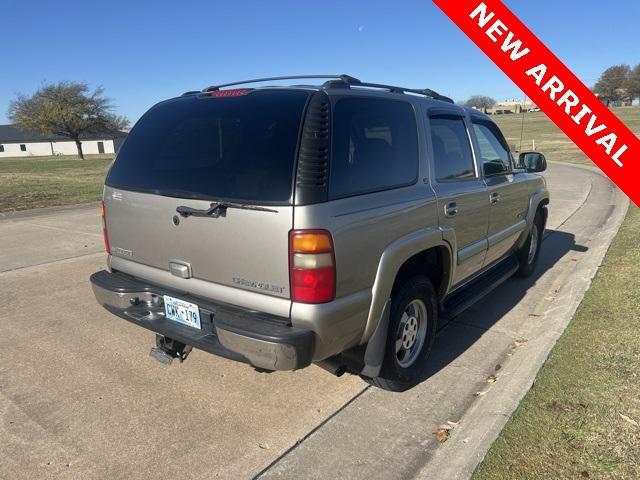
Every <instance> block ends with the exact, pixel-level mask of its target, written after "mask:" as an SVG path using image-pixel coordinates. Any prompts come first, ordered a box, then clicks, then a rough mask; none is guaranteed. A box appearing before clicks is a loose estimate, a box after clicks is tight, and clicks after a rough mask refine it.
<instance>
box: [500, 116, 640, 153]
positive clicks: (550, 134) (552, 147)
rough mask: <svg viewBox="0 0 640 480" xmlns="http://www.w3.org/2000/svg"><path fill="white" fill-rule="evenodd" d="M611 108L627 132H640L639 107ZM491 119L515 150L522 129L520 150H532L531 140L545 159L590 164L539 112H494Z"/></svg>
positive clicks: (518, 147)
mask: <svg viewBox="0 0 640 480" xmlns="http://www.w3.org/2000/svg"><path fill="white" fill-rule="evenodd" d="M611 111H612V112H613V113H615V114H616V115H617V116H618V118H620V120H622V121H623V122H624V123H625V124H626V125H627V127H629V128H630V129H631V131H633V132H635V133H636V134H637V135H640V108H638V107H620V108H613V109H611ZM491 118H492V119H493V120H494V121H495V122H496V123H497V124H498V126H499V127H500V129H501V130H502V133H504V135H505V137H506V138H507V142H508V143H509V145H515V146H516V147H517V149H518V150H520V133H521V132H524V134H523V136H522V138H523V141H522V149H521V151H526V150H532V149H533V141H534V140H535V144H536V148H535V149H536V150H537V151H538V152H542V153H544V154H545V156H546V157H547V160H556V161H560V162H571V163H583V164H592V162H591V160H589V158H588V157H587V156H586V155H585V154H584V153H582V151H581V150H580V149H579V148H578V147H576V146H575V144H574V143H573V142H572V141H571V140H569V138H568V137H567V136H566V135H565V134H564V133H562V130H560V129H559V128H558V127H556V125H555V124H554V123H553V122H552V121H551V120H549V118H548V117H547V116H546V115H545V114H544V113H543V112H536V113H525V114H524V115H522V114H518V115H515V114H511V115H494V116H492V117H491ZM523 119H524V130H523V123H522V122H523Z"/></svg>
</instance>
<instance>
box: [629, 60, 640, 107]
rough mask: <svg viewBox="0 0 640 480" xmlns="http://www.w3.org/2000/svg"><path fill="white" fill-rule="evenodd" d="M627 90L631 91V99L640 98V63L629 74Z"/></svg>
mask: <svg viewBox="0 0 640 480" xmlns="http://www.w3.org/2000/svg"><path fill="white" fill-rule="evenodd" d="M627 91H628V92H629V95H630V96H631V99H634V98H640V64H638V65H636V68H634V69H633V70H631V73H630V74H629V81H628V83H627Z"/></svg>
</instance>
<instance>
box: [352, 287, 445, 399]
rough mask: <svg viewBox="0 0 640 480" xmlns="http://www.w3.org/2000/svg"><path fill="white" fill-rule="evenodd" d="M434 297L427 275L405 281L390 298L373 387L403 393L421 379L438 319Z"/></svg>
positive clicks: (370, 381) (369, 380) (372, 381)
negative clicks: (382, 351)
mask: <svg viewBox="0 0 640 480" xmlns="http://www.w3.org/2000/svg"><path fill="white" fill-rule="evenodd" d="M437 305H438V304H437V298H436V294H435V291H434V289H433V285H431V282H430V281H429V279H428V278H426V277H423V276H415V277H412V278H410V279H409V280H407V282H406V283H405V284H404V285H403V286H402V287H400V289H399V290H398V291H397V292H396V293H395V294H393V296H392V298H391V309H390V313H389V315H390V317H389V331H388V334H387V346H386V349H385V356H384V360H383V362H382V368H381V370H380V376H379V377H376V378H364V380H365V381H367V382H368V383H370V384H371V385H374V386H376V387H379V388H382V389H384V390H389V391H392V392H403V391H405V390H408V389H410V388H412V387H414V386H416V385H417V384H418V383H420V382H421V381H422V380H423V375H424V371H425V369H426V366H427V357H428V356H429V353H430V352H431V348H432V346H433V340H434V338H435V332H436V324H437V319H438V306H437Z"/></svg>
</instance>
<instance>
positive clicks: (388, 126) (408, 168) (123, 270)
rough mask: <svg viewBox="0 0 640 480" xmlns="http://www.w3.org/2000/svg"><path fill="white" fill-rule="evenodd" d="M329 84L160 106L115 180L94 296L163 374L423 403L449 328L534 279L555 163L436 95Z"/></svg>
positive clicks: (113, 174)
mask: <svg viewBox="0 0 640 480" xmlns="http://www.w3.org/2000/svg"><path fill="white" fill-rule="evenodd" d="M287 78H293V79H298V78H310V77H308V76H303V77H287ZM313 78H322V79H323V80H326V82H325V83H324V84H323V85H321V86H308V85H292V86H286V87H282V86H277V87H274V86H268V87H260V88H246V87H244V88H237V86H238V85H251V84H252V83H253V82H264V81H265V80H269V81H271V80H282V79H283V78H282V77H280V78H269V79H260V80H255V81H248V82H237V83H234V84H227V85H220V86H215V87H209V88H206V89H204V90H202V91H197V92H188V93H186V94H184V95H182V96H180V97H177V98H173V99H171V100H167V101H164V102H161V103H159V104H158V105H156V106H154V107H153V108H151V109H150V110H149V111H148V112H147V113H146V114H145V115H144V116H143V117H142V118H141V119H140V120H139V121H138V123H137V124H136V125H135V127H134V128H133V129H132V131H131V133H130V134H129V136H128V138H127V140H126V142H125V143H124V145H123V146H122V149H121V150H120V152H119V153H118V155H117V158H116V159H115V161H114V163H113V165H112V167H111V169H110V171H109V173H108V175H107V178H106V182H105V188H104V200H103V222H104V223H103V225H104V239H105V244H106V249H107V253H108V260H107V263H108V270H103V271H100V272H97V273H95V274H93V275H92V276H91V283H92V285H93V290H94V293H95V296H96V298H97V300H98V302H99V303H100V304H102V305H104V307H105V308H106V309H107V310H109V311H110V312H111V313H113V314H115V315H117V316H119V317H122V318H124V319H125V320H128V321H130V322H133V323H135V324H137V325H139V326H141V327H144V328H147V329H149V330H152V331H153V332H155V333H156V346H155V347H154V348H153V349H152V352H151V353H152V355H153V356H155V357H156V358H157V359H159V360H161V361H165V362H170V361H171V360H172V359H173V358H179V359H180V360H184V359H185V358H186V356H187V354H188V353H189V352H190V351H191V348H192V347H195V348H198V349H201V350H204V351H207V352H210V353H213V354H215V355H220V356H223V357H226V358H229V359H232V360H237V361H241V362H246V363H249V364H251V365H253V366H254V367H256V368H258V369H264V370H294V369H299V368H304V367H306V366H308V365H310V364H311V363H312V362H313V363H317V364H319V365H321V366H323V367H324V368H326V369H328V370H330V371H332V372H333V373H335V374H337V375H340V374H342V373H344V372H345V371H348V372H351V373H355V374H359V375H361V376H362V377H363V378H365V379H367V380H368V381H370V382H371V383H373V384H375V385H378V386H379V387H382V388H385V389H389V390H395V391H398V390H405V389H407V388H410V387H412V386H414V385H415V384H416V383H418V382H419V381H420V380H421V378H422V375H423V373H424V369H425V366H426V364H427V356H428V355H429V351H430V349H431V346H432V344H433V340H434V337H435V333H436V329H437V328H438V327H439V326H441V325H442V324H443V322H444V321H446V320H447V319H449V318H452V317H454V316H455V315H457V314H459V313H460V312H461V311H462V310H463V309H465V308H466V307H468V306H470V305H471V304H472V303H473V302H475V301H476V300H478V299H479V298H481V297H482V296H483V295H484V294H486V293H488V292H490V291H491V290H492V289H493V288H494V287H495V286H496V285H497V284H499V283H500V282H502V281H504V280H506V279H507V278H509V277H510V276H512V275H513V274H516V273H517V274H519V275H522V276H527V275H530V274H531V273H532V272H533V269H534V266H535V264H536V261H537V258H538V253H539V251H540V245H541V240H542V232H543V231H544V228H545V223H546V219H547V210H546V205H547V204H548V202H549V194H548V192H547V189H546V184H545V181H544V180H543V178H541V177H540V176H538V175H536V174H534V173H535V172H540V171H542V170H544V169H545V168H546V161H545V159H544V156H543V155H541V154H539V153H536V152H527V153H523V154H521V155H520V157H519V160H518V162H516V161H514V159H513V157H512V155H511V153H510V149H509V146H508V145H507V143H506V142H505V139H504V137H503V135H502V134H501V132H500V130H499V129H498V127H497V126H496V125H495V124H494V123H493V122H492V121H491V119H490V118H489V117H487V116H486V115H484V114H482V113H480V112H478V111H475V110H469V109H465V108H461V107H459V106H456V105H454V104H453V102H452V101H451V100H450V99H448V98H446V97H443V96H441V95H439V94H437V93H436V92H434V91H432V90H428V89H427V90H412V89H407V88H402V87H396V86H389V85H380V84H372V83H365V82H361V81H359V80H358V79H355V78H353V77H350V76H347V75H340V76H331V77H324V76H321V77H313ZM228 87H236V88H228Z"/></svg>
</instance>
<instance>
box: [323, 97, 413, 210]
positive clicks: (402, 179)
mask: <svg viewBox="0 0 640 480" xmlns="http://www.w3.org/2000/svg"><path fill="white" fill-rule="evenodd" d="M417 174H418V136H417V130H416V120H415V115H414V112H413V108H412V106H411V105H410V104H409V103H405V102H396V101H389V100H378V99H369V98H344V99H342V100H340V101H338V102H337V103H336V106H335V109H334V121H333V145H332V149H331V171H330V183H329V196H330V197H331V198H339V197H346V196H351V195H357V194H360V193H366V192H373V191H376V190H385V189H389V188H394V187H398V186H402V185H408V184H411V183H414V182H415V180H416V178H417Z"/></svg>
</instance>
